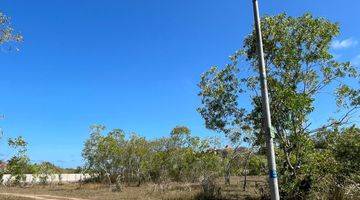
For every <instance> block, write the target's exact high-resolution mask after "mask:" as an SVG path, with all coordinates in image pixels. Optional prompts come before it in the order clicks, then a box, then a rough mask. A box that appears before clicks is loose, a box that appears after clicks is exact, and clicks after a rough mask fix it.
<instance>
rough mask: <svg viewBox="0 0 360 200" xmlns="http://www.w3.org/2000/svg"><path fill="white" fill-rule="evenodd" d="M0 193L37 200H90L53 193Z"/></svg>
mask: <svg viewBox="0 0 360 200" xmlns="http://www.w3.org/2000/svg"><path fill="white" fill-rule="evenodd" d="M0 195H5V196H13V197H24V198H29V199H37V200H88V199H80V198H71V197H61V196H53V195H46V194H19V193H0Z"/></svg>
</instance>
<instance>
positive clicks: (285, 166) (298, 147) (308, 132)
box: [199, 14, 360, 198]
mask: <svg viewBox="0 0 360 200" xmlns="http://www.w3.org/2000/svg"><path fill="white" fill-rule="evenodd" d="M261 26H262V31H263V43H264V53H265V63H266V67H267V77H268V88H269V99H270V110H271V111H272V116H271V117H272V118H271V120H272V125H273V128H274V134H275V135H276V138H275V143H276V147H277V148H276V153H277V157H278V160H277V164H278V166H279V168H280V169H279V174H280V186H281V191H282V194H283V196H284V197H286V198H305V196H306V195H308V190H310V189H311V188H312V187H314V186H313V184H312V180H315V179H316V178H315V177H317V175H319V174H322V175H324V176H327V175H329V174H331V173H333V172H335V171H334V170H335V169H333V168H332V167H331V166H336V165H334V163H336V161H337V160H336V159H338V158H336V157H334V156H332V155H333V150H331V149H325V150H319V149H317V148H315V147H316V142H315V141H314V137H313V136H314V134H317V133H319V132H324V133H330V132H332V131H333V130H337V129H338V128H340V127H342V126H343V125H345V124H346V122H349V119H350V116H351V115H352V114H354V113H355V112H356V111H357V110H358V108H359V106H360V105H359V98H360V90H359V88H356V86H358V85H356V84H355V87H354V84H346V83H354V82H357V81H358V80H359V73H358V71H357V70H358V69H357V68H356V67H354V66H352V65H351V63H350V62H339V61H337V60H336V59H335V57H334V56H333V55H332V54H331V53H330V50H329V48H330V44H331V41H332V40H333V39H334V37H336V36H337V35H338V34H339V25H338V24H335V23H332V22H330V21H328V20H326V19H324V18H314V17H313V16H312V15H311V14H305V15H303V16H300V17H291V16H287V15H286V14H280V15H276V16H266V17H263V18H262V19H261ZM257 47H258V46H257V37H256V33H255V31H254V32H252V33H251V34H249V35H248V36H247V37H246V38H245V40H244V46H243V48H242V49H241V50H239V51H238V52H236V53H235V54H234V56H232V57H230V61H231V62H230V63H231V64H228V65H226V66H225V67H224V68H223V69H219V68H218V67H211V68H210V70H209V71H207V72H205V73H204V74H203V75H202V76H201V81H200V84H199V87H200V89H201V91H200V93H199V96H200V97H201V99H202V107H200V108H199V112H200V114H201V115H202V116H203V118H204V120H205V123H206V126H207V128H210V129H213V130H216V131H219V132H223V133H225V135H227V136H228V137H229V138H230V139H231V140H232V141H239V140H240V139H241V138H242V136H243V135H245V134H249V133H250V134H252V135H255V136H256V140H255V141H254V142H253V144H254V145H255V146H259V147H261V148H263V147H264V144H265V137H264V132H263V130H262V127H263V117H262V105H261V104H262V102H261V96H260V94H259V92H258V91H259V79H258V72H257V70H258V54H257ZM240 58H245V60H244V61H243V62H240V61H241V59H240ZM248 63H249V65H247V64H248ZM239 64H241V65H244V66H246V65H247V66H250V67H249V68H246V67H244V66H242V67H241V68H239V67H238V65H239ZM331 90H332V91H333V93H334V95H335V101H336V103H337V106H338V109H337V110H338V111H339V113H338V115H337V116H339V115H340V114H341V113H344V115H343V116H340V117H339V118H338V119H335V118H332V119H331V120H329V123H328V124H324V125H322V126H320V127H318V128H316V127H315V128H314V126H313V125H312V123H313V122H312V121H311V119H310V118H309V115H310V114H311V113H312V112H313V111H314V110H315V106H314V102H315V101H316V100H317V98H318V97H319V96H318V94H319V93H321V92H331ZM246 97H248V99H250V101H251V104H252V106H251V107H247V106H244V107H241V106H240V104H239V102H241V101H245V100H244V99H243V98H246ZM319 117H320V116H319ZM344 137H345V135H344ZM260 152H263V151H262V150H261V149H260ZM350 155H351V154H349V156H350ZM329 158H332V159H333V160H331V159H329ZM343 158H344V161H343V162H345V160H346V162H349V163H353V162H354V161H352V160H350V157H343ZM346 162H345V163H346ZM304 185H307V187H305V186H304Z"/></svg>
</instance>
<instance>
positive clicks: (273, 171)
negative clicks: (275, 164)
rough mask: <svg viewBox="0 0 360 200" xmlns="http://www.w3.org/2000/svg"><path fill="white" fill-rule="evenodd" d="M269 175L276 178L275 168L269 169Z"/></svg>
mask: <svg viewBox="0 0 360 200" xmlns="http://www.w3.org/2000/svg"><path fill="white" fill-rule="evenodd" d="M269 177H270V178H277V173H276V171H275V170H270V171H269Z"/></svg>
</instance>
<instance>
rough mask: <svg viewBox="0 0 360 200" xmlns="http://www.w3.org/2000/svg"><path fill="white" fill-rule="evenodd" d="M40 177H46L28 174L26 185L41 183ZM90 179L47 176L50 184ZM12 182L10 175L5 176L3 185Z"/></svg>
mask: <svg viewBox="0 0 360 200" xmlns="http://www.w3.org/2000/svg"><path fill="white" fill-rule="evenodd" d="M40 177H44V175H33V174H26V181H25V182H26V183H39V182H40V180H41V179H40ZM87 178H90V175H89V174H85V175H84V174H52V175H48V176H47V182H48V183H59V182H62V183H75V182H79V181H81V180H84V179H87ZM10 180H11V175H10V174H4V176H3V183H4V184H6V183H8V182H9V181H10Z"/></svg>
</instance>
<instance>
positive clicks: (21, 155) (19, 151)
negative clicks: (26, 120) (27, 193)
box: [6, 136, 30, 185]
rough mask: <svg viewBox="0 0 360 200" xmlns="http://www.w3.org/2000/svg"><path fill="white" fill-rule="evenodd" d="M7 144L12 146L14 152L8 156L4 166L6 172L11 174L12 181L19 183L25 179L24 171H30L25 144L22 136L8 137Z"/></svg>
mask: <svg viewBox="0 0 360 200" xmlns="http://www.w3.org/2000/svg"><path fill="white" fill-rule="evenodd" d="M8 145H9V146H10V147H11V148H13V149H14V150H15V151H16V153H15V155H14V156H13V157H11V158H10V160H9V161H8V164H7V167H6V173H9V174H11V177H12V182H13V183H14V184H17V185H18V184H20V183H22V182H24V181H25V180H26V175H25V174H26V173H27V172H29V171H30V159H29V157H28V155H27V145H28V143H27V142H26V141H25V139H24V138H23V137H21V136H20V137H17V138H13V139H12V138H10V139H9V140H8Z"/></svg>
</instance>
